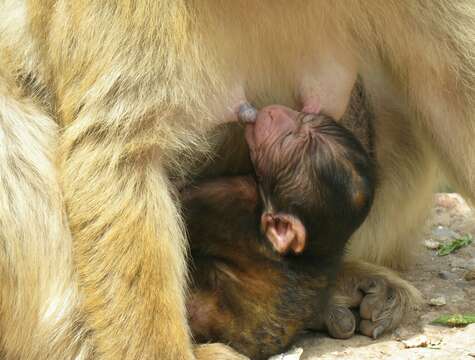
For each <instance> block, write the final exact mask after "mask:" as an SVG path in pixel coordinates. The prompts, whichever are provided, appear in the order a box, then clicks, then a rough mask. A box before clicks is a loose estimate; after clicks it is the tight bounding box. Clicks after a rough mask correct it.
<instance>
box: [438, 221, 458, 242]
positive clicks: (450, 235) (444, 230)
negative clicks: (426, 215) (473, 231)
mask: <svg viewBox="0 0 475 360" xmlns="http://www.w3.org/2000/svg"><path fill="white" fill-rule="evenodd" d="M458 237H460V234H459V233H457V232H455V231H453V230H451V229H449V228H448V227H445V226H441V225H439V226H437V227H435V228H434V229H432V240H434V241H439V242H440V241H450V240H453V239H456V238H458Z"/></svg>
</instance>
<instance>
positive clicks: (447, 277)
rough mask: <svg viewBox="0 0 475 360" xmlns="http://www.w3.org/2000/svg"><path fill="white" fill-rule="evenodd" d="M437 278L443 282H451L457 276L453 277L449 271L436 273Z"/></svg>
mask: <svg viewBox="0 0 475 360" xmlns="http://www.w3.org/2000/svg"><path fill="white" fill-rule="evenodd" d="M437 276H438V277H439V278H440V279H443V280H453V279H455V278H457V275H455V274H454V273H451V272H450V271H444V270H441V271H439V272H438V273H437Z"/></svg>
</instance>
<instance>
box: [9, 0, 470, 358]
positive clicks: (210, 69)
mask: <svg viewBox="0 0 475 360" xmlns="http://www.w3.org/2000/svg"><path fill="white" fill-rule="evenodd" d="M0 13H1V14H2V21H1V22H0V69H1V71H2V74H1V76H0V131H1V133H2V135H3V136H4V138H3V140H2V157H1V159H2V160H1V166H2V169H3V170H2V178H1V181H2V183H3V184H2V186H1V190H0V219H1V222H2V226H1V228H0V244H1V246H0V249H1V257H0V259H1V260H0V261H1V262H0V269H1V275H2V285H1V286H2V287H1V289H2V292H1V298H0V299H1V301H0V342H1V343H0V349H1V352H2V354H1V355H4V357H5V358H22V359H39V358H40V359H41V358H49V359H54V358H74V357H76V358H86V357H88V356H92V355H90V354H91V353H88V351H92V352H93V354H94V356H95V357H96V358H103V359H117V358H122V359H151V358H157V359H192V358H193V355H192V346H191V340H190V336H189V334H188V329H187V326H186V321H185V313H184V311H185V310H184V308H185V307H184V301H183V299H184V289H185V286H184V284H185V270H184V269H185V261H186V259H185V249H186V240H185V235H184V232H183V226H182V223H181V220H180V216H179V209H178V206H177V204H176V201H175V196H174V189H173V186H172V185H171V183H170V180H169V179H170V178H183V177H185V176H187V175H188V174H189V173H188V171H189V169H190V167H192V165H193V164H194V163H195V162H196V160H197V159H199V158H200V156H202V155H203V154H207V153H209V152H210V151H211V150H210V149H211V146H210V141H209V140H208V139H207V132H208V130H210V129H212V128H213V127H214V126H215V125H216V124H218V123H219V122H220V121H221V120H222V118H223V114H225V113H226V109H228V108H229V106H231V105H232V104H233V103H234V102H235V100H236V99H237V98H238V97H239V96H238V95H236V94H238V93H239V88H243V89H244V92H245V95H246V97H247V98H248V99H249V100H250V101H252V102H253V103H254V104H255V105H256V106H258V107H261V106H263V105H268V104H271V103H280V104H284V105H287V106H294V107H296V104H297V102H298V100H297V97H298V96H297V93H298V91H299V86H298V82H299V81H298V80H297V79H298V78H301V77H302V76H303V77H305V76H306V75H307V74H313V75H314V76H315V77H316V78H318V79H320V82H319V84H320V87H321V88H323V90H325V89H327V88H329V87H327V85H328V81H330V82H331V78H332V76H331V75H332V74H334V73H335V74H336V73H338V74H340V75H341V79H346V81H348V82H351V79H353V78H356V73H359V74H360V75H361V77H362V79H363V82H364V85H365V87H366V89H367V91H368V93H369V94H370V96H371V100H372V103H373V104H374V110H375V115H376V120H375V134H376V139H375V144H376V156H377V160H378V163H379V164H380V167H381V170H380V173H381V184H380V188H379V190H378V194H377V195H376V201H375V204H374V206H373V210H372V212H371V214H370V216H369V218H368V220H367V221H366V222H365V224H364V225H363V226H362V228H361V229H360V231H359V232H358V234H357V235H355V236H354V238H353V240H352V244H351V247H350V256H351V257H354V258H358V259H365V260H368V261H370V262H374V263H379V264H385V265H391V266H395V267H396V266H403V265H406V262H407V261H406V260H407V259H408V258H409V257H408V253H409V252H410V251H411V250H412V249H413V248H414V246H413V242H414V234H415V233H416V231H417V229H418V228H419V224H420V221H422V220H423V219H424V216H425V210H426V209H427V208H428V206H429V204H430V201H429V200H430V195H431V189H432V187H433V186H434V185H435V183H436V174H437V171H438V168H439V167H440V168H441V169H442V170H444V171H445V173H446V175H447V176H448V177H449V178H451V179H452V181H453V182H454V183H455V184H456V185H457V186H459V190H460V191H462V192H463V193H464V195H466V196H467V197H468V199H469V200H472V201H473V200H475V167H474V166H473V164H475V146H474V145H473V139H474V137H475V119H474V117H475V111H474V110H475V62H474V60H473V59H474V58H475V5H474V4H473V2H472V1H471V0H459V1H452V0H440V1H433V0H407V1H405V0H385V1H371V2H368V1H365V0H361V1H352V2H347V1H345V2H343V1H342V2H335V1H330V0H328V1H323V0H322V1H304V0H302V1H291V2H290V1H270V0H262V1H254V2H250V1H227V2H224V1H220V2H216V1H206V0H205V1H192V0H190V1H184V0H174V1H171V0H164V1H154V0H121V1H112V0H104V1H92V0H84V1H72V0H42V1H39V0H29V1H27V0H3V1H2V2H0ZM337 60H338V61H337ZM329 79H330V80H329ZM236 89H238V90H236ZM337 90H338V89H337ZM339 90H340V91H336V92H334V93H327V92H324V94H325V96H324V97H323V98H322V101H323V109H325V108H326V109H327V110H328V111H329V112H330V113H331V112H334V114H339V113H341V107H340V108H334V107H332V105H334V104H344V103H345V94H346V90H347V88H346V87H343V88H340V89H339ZM332 94H333V95H332ZM335 94H336V95H335ZM330 115H332V114H330ZM55 122H56V123H57V124H59V126H60V130H61V131H60V144H59V148H57V150H56V144H55V141H56V140H55V139H56V136H57V131H58V130H57V128H56V125H55ZM230 151H232V150H230ZM55 152H57V153H58V154H59V155H60V156H59V159H58V160H57V168H58V171H59V179H60V184H61V187H62V191H63V193H64V200H65V204H66V210H67V214H68V221H69V225H70V228H71V231H72V235H73V239H74V241H73V242H72V243H71V237H70V234H69V231H68V229H67V225H66V223H67V222H66V220H65V218H64V217H63V213H64V210H65V209H64V207H63V199H62V197H61V192H60V187H59V185H58V181H57V179H56V176H55V170H54V166H53V161H54V160H53V154H54V153H55ZM13 207H14V208H13ZM71 244H72V245H71ZM71 246H72V248H73V256H72V257H71V252H70V249H71ZM72 259H74V264H75V265H76V267H73V264H72ZM74 269H77V273H75V271H74ZM76 275H77V277H76ZM76 278H77V279H78V281H77V282H76ZM4 279H5V280H4ZM53 284H58V285H57V286H53ZM78 287H79V290H78ZM51 296H53V298H56V299H58V302H57V304H58V305H57V306H56V307H55V308H54V310H52V311H53V313H54V311H58V313H57V314H56V315H57V316H56V317H54V316H53V318H54V320H53V318H51V317H48V316H46V318H45V317H44V315H45V311H46V310H45V309H48V306H49V305H50V304H52V300H51ZM78 306H81V308H82V310H78ZM46 314H50V313H48V312H47V311H46ZM77 314H79V315H77ZM80 314H84V315H82V316H80ZM73 315H74V316H79V317H80V318H81V319H82V318H83V316H84V319H85V321H86V324H87V326H85V325H82V322H79V323H77V324H75V323H74V322H73V317H74V316H73ZM86 315H87V316H86ZM42 316H43V317H42ZM58 319H59V320H58ZM57 321H60V322H61V324H62V325H61V326H59V325H58V322H57ZM14 329H18V331H17V332H15V331H14ZM58 329H63V330H64V331H59V332H58ZM86 329H91V330H92V333H90V335H89V337H88V336H87V333H86V332H85V331H86ZM76 331H77V333H76ZM5 334H8V336H7V335H5ZM91 344H92V345H91ZM58 349H59V350H58ZM88 354H89V355H88ZM230 354H231V353H230V351H229V350H228V349H225V348H223V347H220V346H219V345H216V346H214V347H213V348H212V349H211V350H207V349H206V348H201V350H199V351H197V352H196V353H195V356H196V357H198V358H199V359H217V358H220V356H221V358H223V359H232V358H233V356H234V355H230Z"/></svg>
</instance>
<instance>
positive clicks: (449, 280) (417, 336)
mask: <svg viewBox="0 0 475 360" xmlns="http://www.w3.org/2000/svg"><path fill="white" fill-rule="evenodd" d="M468 234H471V235H472V236H473V239H474V241H473V242H472V244H470V245H468V246H466V247H464V248H461V249H459V250H457V251H456V252H454V253H451V254H449V255H447V256H438V255H437V251H436V250H434V249H433V248H434V247H436V245H437V243H441V244H444V243H448V242H450V241H451V240H453V239H455V238H460V237H461V236H463V235H468ZM419 254H420V255H419V256H418V257H417V261H416V263H415V265H414V266H412V267H411V268H410V269H409V270H408V271H406V272H403V273H402V276H403V277H404V278H406V279H407V280H409V281H411V282H412V283H413V284H414V285H415V286H416V287H417V288H418V289H419V290H420V291H421V292H422V294H423V296H424V298H425V303H424V304H423V306H422V307H421V308H420V309H419V310H418V311H416V312H415V313H413V314H411V315H409V316H408V318H407V319H406V320H405V321H404V323H403V324H402V325H401V326H400V327H399V328H398V329H397V330H396V331H395V332H393V333H392V334H387V335H385V336H383V337H381V338H380V339H378V340H371V339H369V338H367V337H364V336H355V337H353V338H351V339H349V340H335V339H330V338H328V337H327V336H325V335H320V334H317V335H315V334H309V335H307V336H305V337H303V338H302V339H300V341H299V342H298V343H297V344H296V346H297V347H300V348H302V349H303V353H302V355H301V357H300V360H314V359H325V360H327V359H355V360H356V359H358V360H360V359H364V360H366V359H368V360H370V359H378V360H379V359H394V360H396V359H401V360H402V359H404V360H406V359H409V360H412V359H431V360H436V359H450V360H459V359H460V360H463V359H466V360H475V324H472V325H469V326H467V327H464V328H450V327H445V326H438V325H433V324H431V322H432V321H433V320H435V319H436V318H438V317H439V316H440V315H442V314H455V313H463V314H475V210H472V209H470V208H469V207H468V206H467V204H466V203H465V202H464V200H463V199H462V198H461V197H460V196H459V195H458V194H444V193H441V194H436V195H435V200H434V208H433V211H432V217H431V219H430V221H429V222H428V224H427V226H426V229H425V232H424V241H422V242H421V248H420V251H419ZM431 303H432V304H439V305H438V306H437V305H431ZM444 303H445V305H443V304H444ZM280 358H281V359H282V358H284V359H285V360H297V359H298V356H296V355H290V356H287V357H282V356H280Z"/></svg>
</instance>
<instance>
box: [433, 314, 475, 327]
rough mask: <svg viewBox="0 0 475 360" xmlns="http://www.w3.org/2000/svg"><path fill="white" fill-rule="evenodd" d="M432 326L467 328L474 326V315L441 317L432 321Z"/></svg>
mask: <svg viewBox="0 0 475 360" xmlns="http://www.w3.org/2000/svg"><path fill="white" fill-rule="evenodd" d="M432 323H433V324H440V325H446V326H457V327H459V326H467V325H469V324H475V314H465V315H462V314H452V315H442V316H440V317H438V318H437V319H435V320H434V321H432Z"/></svg>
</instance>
